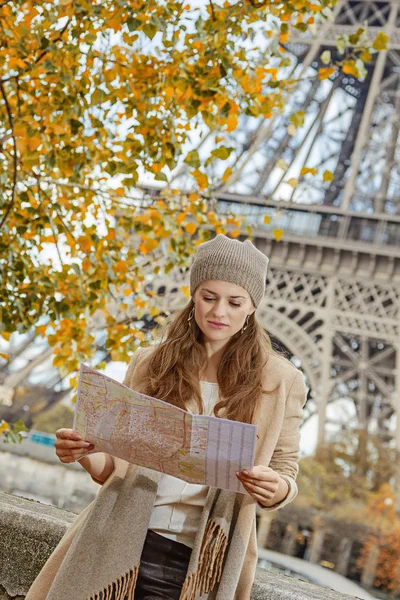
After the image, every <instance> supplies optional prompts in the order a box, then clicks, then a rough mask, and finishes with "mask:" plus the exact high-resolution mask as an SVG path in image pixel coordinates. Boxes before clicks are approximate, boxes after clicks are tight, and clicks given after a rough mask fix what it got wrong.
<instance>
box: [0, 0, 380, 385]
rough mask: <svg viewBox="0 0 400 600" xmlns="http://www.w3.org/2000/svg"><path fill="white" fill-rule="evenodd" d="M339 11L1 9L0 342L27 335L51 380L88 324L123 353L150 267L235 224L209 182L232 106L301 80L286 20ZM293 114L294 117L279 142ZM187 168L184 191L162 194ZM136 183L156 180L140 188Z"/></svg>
mask: <svg viewBox="0 0 400 600" xmlns="http://www.w3.org/2000/svg"><path fill="white" fill-rule="evenodd" d="M335 4H336V1H335V0H320V1H319V2H317V1H314V2H311V1H309V0H298V1H297V2H296V3H291V2H281V3H277V2H275V1H274V0H270V1H268V0H266V1H262V2H256V1H255V0H246V1H244V2H243V1H240V2H232V1H227V2H224V3H218V2H213V1H211V0H210V1H209V2H208V3H203V4H201V6H192V5H191V4H190V3H185V2H179V1H176V0H159V1H156V0H146V2H144V1H143V0H125V1H124V0H122V1H120V2H118V3H116V2H113V1H111V0H102V1H99V0H60V2H58V3H52V2H47V1H43V0H39V1H35V2H33V1H32V0H16V1H15V2H9V1H7V0H6V1H4V2H2V3H1V4H0V22H1V28H0V40H1V45H0V72H1V77H0V94H1V104H0V152H1V153H2V155H3V161H2V162H1V163H0V230H1V239H0V284H1V285H0V289H1V296H0V307H1V309H0V310H2V314H1V315H0V333H1V334H2V336H3V338H4V339H5V340H9V337H10V335H11V333H12V332H14V331H18V332H20V333H23V332H27V331H30V330H31V329H32V328H34V329H35V331H36V333H37V334H39V335H42V336H43V337H46V338H47V340H48V343H49V344H50V345H51V346H52V347H53V348H54V365H55V366H57V367H58V368H59V369H60V371H61V373H62V374H63V375H65V374H66V373H68V372H72V371H74V370H76V369H77V367H78V365H79V362H81V361H82V360H88V359H89V358H90V357H92V356H93V355H94V352H95V346H96V344H95V341H96V339H97V335H98V332H99V331H100V330H101V331H102V332H106V339H105V341H104V346H105V347H106V348H107V349H108V351H109V352H110V355H111V358H112V360H124V361H126V360H127V359H128V358H129V356H130V355H131V353H132V351H133V350H134V348H135V346H136V345H137V344H139V343H140V342H141V341H143V340H144V337H145V334H144V332H143V331H142V329H141V325H140V320H141V319H142V317H143V316H144V315H150V317H151V318H152V319H153V320H154V323H153V325H154V324H156V323H161V322H162V321H163V318H164V315H163V314H162V313H161V311H160V309H159V307H158V306H157V303H156V299H155V298H154V292H153V291H149V290H147V289H146V285H145V284H146V281H148V276H154V275H155V274H160V275H163V274H167V273H168V272H170V271H171V269H175V270H178V269H186V268H187V266H188V262H189V259H190V257H191V255H192V254H193V252H194V250H195V249H196V246H197V245H198V244H199V243H201V242H203V241H205V240H207V239H208V238H209V236H210V231H211V230H215V231H216V232H217V233H219V232H221V233H228V234H229V235H230V236H232V237H237V236H238V235H239V234H240V233H241V226H242V225H243V220H242V219H240V218H238V217H237V216H234V215H225V216H223V215H218V214H217V212H216V202H215V194H214V188H215V186H216V185H217V184H218V183H220V181H221V178H222V180H224V181H227V182H229V176H230V173H229V169H223V173H222V172H221V169H220V165H221V162H222V163H223V161H225V160H227V159H228V158H229V157H230V155H231V153H232V147H231V146H230V145H229V144H228V141H227V138H228V136H229V134H230V133H231V132H233V131H234V130H235V129H236V127H237V125H238V122H239V119H240V118H241V117H243V116H244V115H245V116H246V117H247V118H249V119H269V118H271V117H272V116H273V115H274V114H276V113H277V112H279V111H281V110H282V108H283V107H284V105H285V102H286V101H287V98H288V97H289V96H290V94H291V93H292V91H293V89H295V87H296V86H297V85H298V84H299V82H298V81H296V80H294V79H291V78H290V76H288V66H289V65H290V56H289V53H288V52H287V50H286V49H285V46H284V44H285V43H286V42H288V40H289V39H290V36H291V33H292V32H293V31H296V32H307V31H308V30H309V29H310V30H311V31H313V29H312V28H315V27H316V24H317V22H319V21H323V20H324V19H326V18H327V15H328V13H329V9H330V8H331V7H332V6H334V5H335ZM384 47H385V38H384V37H383V36H382V35H380V37H379V39H378V38H377V39H376V40H375V42H374V47H372V48H371V49H367V46H366V42H365V40H363V34H361V32H358V33H355V35H354V36H353V37H351V36H349V37H348V38H347V39H344V40H342V46H341V48H342V50H343V60H341V61H340V64H339V65H333V64H331V60H330V57H329V56H325V57H324V61H325V63H324V64H326V69H327V70H325V71H323V72H320V73H319V76H320V77H321V78H326V77H329V76H331V75H333V74H334V72H335V70H336V69H337V68H341V69H343V70H346V69H347V70H349V69H352V72H353V73H354V74H355V73H356V71H357V74H356V75H355V76H358V75H360V76H362V75H363V73H362V68H361V66H362V65H363V64H364V62H368V61H369V60H370V56H371V53H373V52H376V51H379V50H380V49H382V48H384ZM353 63H354V65H353ZM346 72H347V71H346ZM303 122H304V114H296V115H293V117H292V118H291V122H290V128H291V135H294V134H295V132H296V129H297V128H299V127H301V126H302V123H303ZM208 134H210V135H209V137H208V138H207V136H208ZM206 139H207V143H206V144H204V146H203V148H202V149H201V150H200V146H201V144H202V143H203V141H205V140H206ZM196 140H197V142H199V141H200V143H199V144H198V145H197V146H196ZM182 168H183V169H184V170H185V169H186V170H187V172H188V174H189V176H190V177H191V182H192V183H191V185H190V186H189V187H190V189H189V190H187V193H186V192H185V193H184V191H179V190H178V189H177V188H176V187H174V181H175V178H176V174H177V172H178V171H179V169H182ZM311 174H312V173H311ZM330 176H331V174H329V173H327V172H325V173H324V175H323V177H324V179H325V180H326V178H329V177H330ZM140 181H152V183H154V182H155V183H156V184H157V185H160V186H164V187H163V189H162V190H159V192H157V193H151V192H146V190H145V189H144V187H143V185H141V184H140V183H139V182H140ZM157 182H159V183H157ZM165 184H167V185H165ZM244 231H245V233H246V234H247V235H251V228H250V227H247V228H246V227H245V228H244ZM282 233H283V232H282V230H280V229H279V230H275V233H274V235H275V237H276V239H277V240H279V239H281V237H282ZM181 291H182V293H183V294H184V295H186V297H188V296H189V290H188V289H187V288H183V287H182V288H181ZM2 360H7V356H6V353H2Z"/></svg>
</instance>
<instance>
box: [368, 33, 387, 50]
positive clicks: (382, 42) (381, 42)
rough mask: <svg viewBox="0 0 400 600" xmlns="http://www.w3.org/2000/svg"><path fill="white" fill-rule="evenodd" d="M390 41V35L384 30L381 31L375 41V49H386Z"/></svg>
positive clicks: (373, 45) (373, 44) (373, 43)
mask: <svg viewBox="0 0 400 600" xmlns="http://www.w3.org/2000/svg"><path fill="white" fill-rule="evenodd" d="M388 41H389V36H388V35H387V34H386V33H384V32H383V31H381V32H379V33H378V35H377V36H376V38H375V39H374V41H373V42H372V47H373V48H374V50H378V51H379V50H386V49H387V45H388Z"/></svg>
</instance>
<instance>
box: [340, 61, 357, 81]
mask: <svg viewBox="0 0 400 600" xmlns="http://www.w3.org/2000/svg"><path fill="white" fill-rule="evenodd" d="M343 73H346V75H354V77H359V76H360V73H359V71H358V69H357V67H356V63H355V61H354V60H349V61H348V62H347V63H345V64H344V65H343Z"/></svg>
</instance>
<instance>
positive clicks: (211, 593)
mask: <svg viewBox="0 0 400 600" xmlns="http://www.w3.org/2000/svg"><path fill="white" fill-rule="evenodd" d="M150 351H151V348H150ZM148 352H149V349H148V348H145V349H141V352H140V353H139V352H136V353H135V356H134V358H133V359H132V361H131V363H130V365H129V368H128V372H127V375H126V377H125V380H124V384H125V385H128V386H130V387H132V388H133V389H138V387H137V386H138V385H139V384H140V380H141V378H142V377H145V374H146V361H145V360H140V359H139V360H137V355H139V356H140V357H141V356H146V355H147V354H148ZM136 362H137V364H135V363H136ZM295 382H296V384H295ZM294 384H295V385H294ZM264 385H265V386H266V387H267V388H269V389H270V390H273V392H272V393H271V395H270V396H269V398H268V402H264V403H262V405H261V408H260V414H258V415H257V416H256V417H255V420H254V423H257V425H258V426H259V434H260V439H259V440H258V444H257V450H256V458H255V464H265V465H268V464H271V467H272V468H274V469H275V470H277V471H278V472H279V473H281V474H282V476H284V477H285V479H286V481H288V483H289V484H290V492H289V494H288V497H287V498H286V499H285V500H283V501H282V502H281V503H280V505H279V506H284V505H285V504H287V503H289V502H291V501H292V500H293V498H294V497H295V496H296V494H297V486H296V482H295V479H294V477H295V475H296V472H297V469H298V467H297V457H298V452H299V432H298V427H299V423H300V420H301V418H302V406H303V405H304V402H305V398H306V389H305V385H304V379H303V376H302V375H301V373H300V372H299V371H298V370H297V369H295V367H294V366H293V365H292V364H291V363H289V361H286V360H285V359H281V358H275V357H274V356H271V358H270V360H269V369H268V373H267V372H266V379H265V382H264ZM291 390H293V393H291ZM284 410H285V411H286V412H285V414H287V420H285V421H284ZM280 435H281V437H280V438H279V436H280ZM278 438H279V440H278ZM274 451H275V455H274V457H273V454H274ZM271 457H273V460H271ZM113 460H114V462H115V469H114V471H113V473H112V474H111V475H110V477H109V478H108V479H107V481H106V482H105V483H104V484H103V485H102V487H101V488H100V490H99V493H98V496H97V498H96V499H95V500H94V501H93V502H91V503H90V504H89V505H88V506H87V507H86V508H85V509H84V510H83V511H82V513H80V515H79V516H78V517H77V518H76V519H75V521H74V522H73V524H72V525H71V526H70V527H69V529H68V530H67V531H66V533H65V535H64V536H63V538H62V539H61V540H60V542H59V544H58V546H57V547H56V549H55V550H54V552H53V553H52V554H51V556H50V558H49V559H48V561H47V562H46V564H45V565H44V567H43V569H42V570H41V572H40V573H39V575H38V576H37V578H36V579H35V581H34V583H33V585H32V586H31V588H30V590H29V592H28V595H27V596H26V600H110V598H111V597H112V594H113V593H114V594H115V600H133V599H134V597H135V586H136V580H137V575H138V571H139V566H140V557H141V554H142V550H143V546H144V542H145V538H146V535H147V531H148V525H149V523H150V517H151V513H152V510H153V505H154V501H155V499H156V495H157V489H158V483H159V480H160V477H161V473H159V472H158V471H153V470H151V469H146V468H144V467H137V466H135V465H132V464H129V463H127V462H126V461H124V460H121V459H119V458H115V457H113ZM270 461H271V463H270ZM255 510H256V502H255V500H254V499H253V498H251V497H250V496H248V495H244V494H239V493H236V492H228V491H227V490H221V489H218V488H212V487H210V488H209V491H208V495H207V499H206V502H205V505H204V508H203V512H202V514H201V518H200V523H199V526H198V530H197V534H196V537H195V540H194V547H193V550H192V553H191V556H190V561H189V565H188V570H187V575H186V579H185V581H184V584H183V587H182V592H181V596H180V600H250V593H251V587H252V584H253V580H254V573H255V568H256V563H257V541H256V528H255ZM265 510H274V508H269V509H265ZM250 536H252V537H250Z"/></svg>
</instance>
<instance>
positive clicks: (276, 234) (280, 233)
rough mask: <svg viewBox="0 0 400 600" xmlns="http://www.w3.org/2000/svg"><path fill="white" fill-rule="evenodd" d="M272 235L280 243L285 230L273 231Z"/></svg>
mask: <svg viewBox="0 0 400 600" xmlns="http://www.w3.org/2000/svg"><path fill="white" fill-rule="evenodd" d="M272 233H273V235H274V238H275V239H276V241H277V242H280V241H281V239H282V236H283V229H273V230H272Z"/></svg>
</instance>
